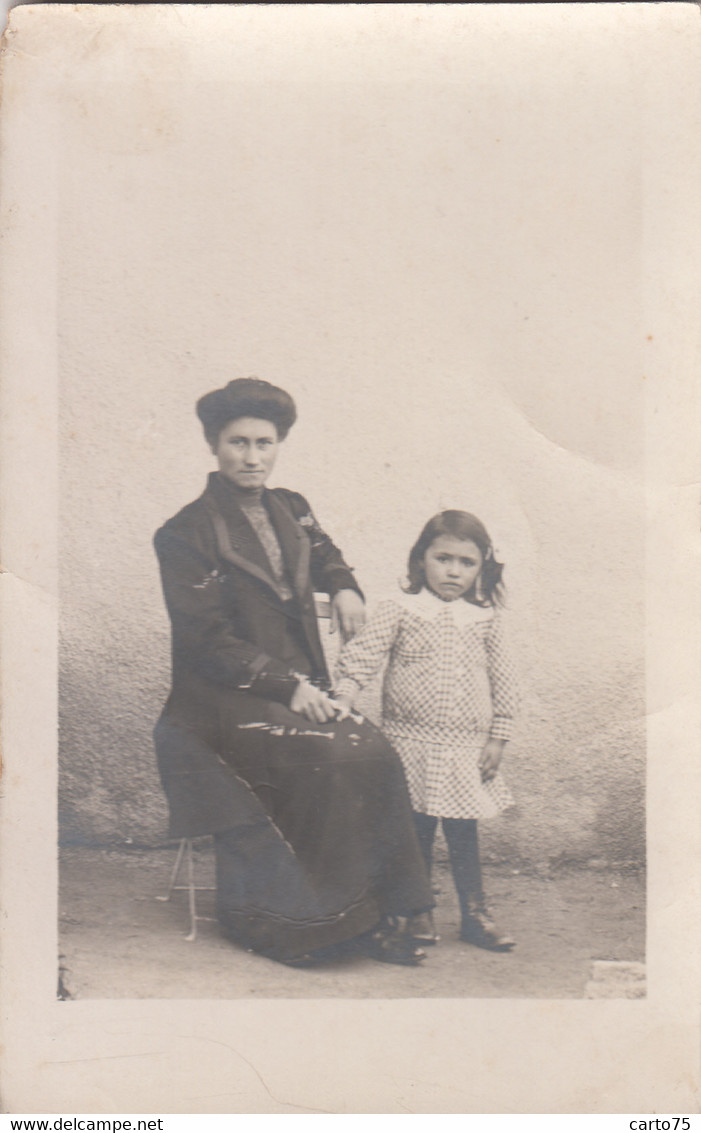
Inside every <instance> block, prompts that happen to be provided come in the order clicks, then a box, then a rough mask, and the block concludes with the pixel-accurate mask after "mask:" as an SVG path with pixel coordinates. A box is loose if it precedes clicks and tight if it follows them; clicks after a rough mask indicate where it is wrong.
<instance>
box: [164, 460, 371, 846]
mask: <svg viewBox="0 0 701 1133" xmlns="http://www.w3.org/2000/svg"><path fill="white" fill-rule="evenodd" d="M239 500H240V496H239V494H238V492H237V491H236V489H235V487H234V486H233V485H231V484H230V483H229V482H228V481H227V480H226V479H224V478H223V477H222V476H221V475H219V474H218V473H212V474H211V475H210V477H209V481H208V484H207V487H206V489H205V491H204V493H203V494H202V496H200V498H199V499H198V500H195V501H194V502H193V503H191V504H189V505H188V506H187V507H185V508H183V509H182V511H180V512H178V514H177V515H175V516H174V517H173V518H172V519H169V520H168V522H167V523H165V524H164V526H163V527H161V528H160V530H159V531H157V533H156V536H155V539H154V543H155V547H156V552H157V554H158V558H159V562H160V567H161V576H162V582H163V592H164V596H165V601H166V605H167V608H168V613H169V615H170V619H171V623H172V633H173V638H172V664H173V679H172V688H171V692H170V696H169V698H168V701H167V703H166V706H165V709H164V712H163V716H162V717H161V720H160V721H159V724H158V725H157V728H156V750H157V755H158V761H159V769H160V773H161V777H162V780H163V785H164V788H165V790H166V794H167V796H168V800H169V804H170V811H171V835H172V836H173V837H194V836H197V835H200V834H207V833H216V832H217V831H222V830H225V829H228V828H230V827H232V826H233V825H237V824H241V823H246V822H249V821H250V822H253V821H256V819H257V817H258V814H259V807H258V804H257V801H256V799H255V797H254V796H253V795H252V794H251V792H250V791H249V790H248V789H247V788H246V787H245V785H244V784H243V783H242V782H241V780H240V779H239V778H238V777H237V775H236V774H235V772H234V771H232V767H231V766H230V765H229V764H230V762H231V761H229V763H227V762H225V760H224V759H223V758H222V757H225V756H226V755H227V748H228V747H229V745H230V744H231V743H232V742H235V737H236V736H237V734H238V736H239V737H240V736H241V733H240V731H238V732H237V728H238V726H239V725H240V723H241V721H242V720H244V719H245V720H247V721H250V720H251V716H252V714H253V716H254V717H255V716H256V715H257V716H258V717H262V718H263V722H264V719H265V718H266V712H265V706H266V705H267V706H268V711H267V716H269V715H270V710H269V709H270V703H271V702H272V705H273V706H274V704H275V703H279V704H282V705H286V706H288V705H289V703H290V700H291V698H292V695H293V693H294V691H295V689H296V687H297V683H298V674H300V673H305V674H307V675H309V676H310V677H311V678H312V679H313V680H314V681H316V682H318V683H320V684H321V685H325V686H328V672H327V669H326V664H325V661H324V655H323V651H322V647H321V642H320V639H319V631H318V628H317V620H316V611H315V605H314V591H315V590H317V591H323V592H326V593H328V594H329V595H331V596H333V595H334V594H336V593H337V592H338V591H339V590H344V589H353V590H356V591H358V586H357V584H356V582H355V579H354V577H353V574H352V571H351V570H350V568H349V567H348V566H347V564H346V563H345V562H344V560H343V556H342V555H341V553H340V551H339V550H338V548H337V547H336V546H335V545H334V544H333V543H332V541H331V539H330V538H329V537H328V535H326V534H325V533H324V531H323V530H322V529H321V528H320V527H319V524H318V523H317V521H316V519H315V517H314V516H313V514H312V512H311V510H310V507H309V504H308V503H307V501H306V500H305V499H304V497H303V496H301V495H299V494H298V493H297V492H290V491H288V490H286V489H284V488H273V489H271V490H267V489H265V490H264V492H263V498H262V502H263V504H264V506H265V507H266V508H267V510H268V513H269V515H270V518H271V521H272V523H273V526H274V528H275V531H276V534H277V537H278V540H279V543H280V548H281V551H282V555H283V559H284V562H285V566H286V568H287V575H288V578H289V580H290V583H291V586H292V589H293V591H294V598H293V599H292V600H289V599H288V600H285V598H284V597H282V596H281V595H280V593H279V592H278V586H277V583H276V581H275V578H274V577H273V575H272V574H271V571H270V565H269V562H268V559H267V556H266V554H265V552H264V550H263V547H262V545H261V543H260V542H259V540H258V538H257V536H256V534H255V531H254V529H253V527H252V525H251V524H250V523H249V521H248V519H247V518H246V515H245V514H244V512H243V511H242V509H241V507H240V506H239ZM358 592H359V591H358ZM273 715H274V712H273Z"/></svg>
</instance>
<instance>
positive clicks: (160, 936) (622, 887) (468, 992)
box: [60, 843, 645, 999]
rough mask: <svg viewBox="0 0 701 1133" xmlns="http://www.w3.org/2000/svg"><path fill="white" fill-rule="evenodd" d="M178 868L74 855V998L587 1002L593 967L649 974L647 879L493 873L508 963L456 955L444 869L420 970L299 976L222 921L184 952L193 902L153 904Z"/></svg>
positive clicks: (69, 871) (200, 875) (139, 855)
mask: <svg viewBox="0 0 701 1133" xmlns="http://www.w3.org/2000/svg"><path fill="white" fill-rule="evenodd" d="M174 857H175V855H174V851H173V850H171V849H167V850H163V849H159V850H106V849H75V848H71V849H68V850H64V851H63V855H62V883H61V901H60V928H61V946H60V947H61V953H62V957H63V959H62V965H63V967H64V968H65V974H64V982H65V986H66V988H67V991H68V993H69V995H70V996H71V997H74V998H79V999H84V998H87V999H94V998H100V999H102V998H107V999H116V998H135V999H138V998H158V999H170V998H187V999H198V998H202V999H235V998H239V997H241V996H247V997H248V996H255V997H260V998H277V997H281V998H287V999H296V998H313V999H319V998H326V997H339V996H340V997H344V998H354V999H366V998H371V999H376V998H415V997H422V998H423V997H431V998H452V997H462V996H464V997H494V996H503V997H508V998H521V999H524V998H525V999H529V998H552V999H561V998H575V999H576V998H583V997H585V996H586V995H587V994H590V991H589V992H588V991H587V985H588V981H590V979H591V978H592V973H593V971H594V963H595V962H596V961H602V960H606V961H621V962H622V961H643V960H644V941H645V916H644V901H645V896H644V883H643V879H642V877H641V876H640V875H639V874H637V873H631V872H625V873H613V872H606V871H603V870H602V871H591V870H588V871H584V870H567V871H558V872H556V873H553V874H552V875H550V876H543V875H540V876H532V875H529V874H524V873H518V874H516V873H514V872H512V871H509V870H505V869H492V870H490V871H488V872H487V874H486V880H487V883H488V889H489V893H490V897H491V905H492V908H493V911H494V913H495V916H496V919H497V920H498V923H499V925H500V926H501V927H503V928H504V929H508V931H509V933H510V934H512V935H513V936H515V938H516V939H517V941H518V947H517V948H516V950H515V951H514V952H512V953H510V954H509V955H499V954H495V953H490V952H485V951H483V950H481V949H478V948H474V947H471V946H469V945H466V944H461V943H460V942H459V941H458V939H457V925H458V911H457V902H456V899H455V896H454V891H453V887H452V882H451V879H450V875H449V872H448V870H447V867H446V866H445V864H442V863H439V864H438V866H437V869H436V874H435V877H434V883H435V887H436V889H438V890H439V892H438V894H437V897H436V900H437V902H438V904H437V909H436V922H437V928H438V931H439V932H440V934H441V942H440V943H439V944H438V945H437V946H435V947H433V948H431V949H429V950H428V951H429V955H428V958H427V959H426V960H425V961H424V963H423V964H422V965H421V966H420V967H419V968H402V967H396V966H392V965H388V964H379V963H376V962H374V961H372V960H369V959H366V958H364V957H354V958H352V959H347V960H344V961H342V962H341V961H337V962H336V963H334V964H327V965H325V966H324V967H321V968H318V969H314V970H297V969H294V968H289V967H286V966H284V965H282V964H276V963H274V962H273V961H270V960H266V959H263V958H262V957H259V956H255V955H253V954H249V953H247V952H245V951H244V950H242V949H240V948H237V947H236V946H235V945H233V944H231V943H230V942H229V941H227V940H226V939H224V938H223V937H222V936H221V935H220V933H219V930H218V927H217V925H216V923H215V922H213V921H202V922H200V923H199V926H198V936H197V939H196V941H194V942H189V941H187V940H186V939H185V934H186V933H187V931H188V927H189V922H188V912H187V894H186V893H183V892H176V893H174V894H173V896H172V898H171V901H170V902H167V903H164V902H160V901H158V900H157V899H156V898H157V895H158V894H163V893H164V892H165V890H166V888H167V884H168V878H169V874H170V869H171V866H172V864H173V861H174ZM212 874H213V859H212V855H211V850H210V849H209V848H208V846H207V844H206V843H205V844H203V845H202V846H201V847H199V848H198V849H197V850H196V879H197V882H198V884H203V885H209V884H211V883H212ZM213 905H214V902H213V894H212V893H210V892H207V893H200V894H198V912H199V913H200V914H202V915H205V914H206V915H212V914H213ZM599 970H601V966H600V968H599ZM603 970H605V971H608V968H607V966H603ZM620 970H621V971H624V970H625V965H624V964H621V965H620ZM590 987H591V985H590ZM598 994H604V995H612V996H621V995H630V994H631V992H630V991H626V990H625V985H624V984H621V983H620V982H616V981H614V982H612V983H611V985H610V988H609V987H607V985H606V984H604V985H599V990H598ZM633 994H636V995H637V994H640V992H639V991H638V992H635V993H633Z"/></svg>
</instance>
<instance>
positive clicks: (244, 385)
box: [197, 378, 297, 445]
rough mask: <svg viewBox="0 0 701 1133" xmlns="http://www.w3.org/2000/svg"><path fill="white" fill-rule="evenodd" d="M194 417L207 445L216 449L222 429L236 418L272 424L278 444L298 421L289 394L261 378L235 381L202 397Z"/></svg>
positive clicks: (237, 379)
mask: <svg viewBox="0 0 701 1133" xmlns="http://www.w3.org/2000/svg"><path fill="white" fill-rule="evenodd" d="M197 416H198V417H199V419H200V421H201V422H202V425H203V426H204V435H205V437H206V438H207V440H208V441H209V443H210V445H216V443H217V441H218V440H219V434H220V433H221V431H222V429H224V428H225V427H226V426H227V425H228V424H229V422H230V421H236V420H237V419H238V418H239V417H259V418H260V419H261V420H263V421H271V422H272V423H273V425H274V426H275V428H276V429H277V435H278V438H279V440H281V441H284V439H285V437H286V436H287V434H288V433H289V431H290V429H291V428H292V426H293V425H294V423H295V421H296V420H297V410H296V408H295V403H294V401H293V400H292V398H291V397H290V395H289V393H286V392H285V390H284V389H280V388H279V386H273V385H271V384H270V382H264V381H261V379H260V378H235V379H234V381H233V382H229V384H228V385H226V386H224V388H223V389H215V390H212V392H211V393H206V394H205V395H204V397H201V398H200V400H199V401H198V402H197Z"/></svg>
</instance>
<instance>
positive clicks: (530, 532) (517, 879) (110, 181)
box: [57, 12, 646, 998]
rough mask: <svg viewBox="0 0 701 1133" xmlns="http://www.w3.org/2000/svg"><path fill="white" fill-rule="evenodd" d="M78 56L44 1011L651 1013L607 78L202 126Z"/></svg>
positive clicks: (376, 73) (309, 99)
mask: <svg viewBox="0 0 701 1133" xmlns="http://www.w3.org/2000/svg"><path fill="white" fill-rule="evenodd" d="M244 18H245V17H244ZM445 19H446V14H445V13H444V15H443V17H440V16H439V17H437V18H436V17H433V18H431V19H430V20H429V24H430V25H431V27H432V28H433V30H434V31H435V30H437V29H439V28H440V24H441V20H445ZM95 20H96V23H98V24H99V28H97V29H96V34H98V40H97V42H98V44H99V47H100V50H99V52H97V53H96V54H95V55H94V61H93V60H88V61H86V63H85V64H84V65H83V67H81V69H80V71H79V73H78V75H77V76H76V80H75V82H74V83H72V84H71V87H70V89H69V90H68V91H67V92H66V97H65V100H64V101H63V103H62V105H61V107H60V109H59V112H58V117H59V120H60V123H61V128H62V130H63V137H64V139H65V144H64V145H63V146H62V149H61V155H60V170H59V180H58V190H57V191H58V207H59V217H60V223H59V235H58V238H59V241H60V246H59V256H58V263H59V277H58V279H57V295H58V304H59V307H58V315H57V319H58V334H59V403H60V414H61V434H60V456H59V461H60V481H59V484H60V509H61V510H60V516H61V528H60V530H61V534H60V578H61V592H60V594H61V628H60V684H59V694H60V769H61V777H60V786H59V807H60V839H61V846H62V875H61V907H60V914H61V918H62V920H61V925H62V937H61V944H60V947H61V956H62V959H61V969H62V970H61V982H62V994H65V995H70V996H75V997H85V996H87V997H98V998H103V997H111V996H134V995H136V996H161V997H162V996H182V997H196V996H203V997H209V996H212V995H216V996H222V995H223V996H231V997H236V996H248V995H252V996H255V995H261V996H275V995H280V996H285V997H289V996H309V997H317V996H350V997H372V998H375V997H383V996H389V997H395V996H397V997H402V998H404V997H407V996H409V997H413V996H430V997H435V996H441V997H442V996H468V997H472V996H507V997H509V996H523V997H547V998H558V997H574V998H580V997H586V996H588V995H621V996H627V995H631V994H632V995H642V994H644V986H645V985H644V968H643V964H644V959H645V940H644V918H645V888H644V875H643V868H644V851H645V839H644V811H643V798H644V789H645V742H646V741H645V734H644V718H645V712H644V700H643V696H644V690H643V605H642V603H643V512H642V507H643V499H644V497H643V490H642V479H641V459H642V440H643V438H642V420H643V418H642V409H643V402H642V397H643V388H642V383H641V381H640V372H641V352H642V349H643V344H644V330H645V328H644V325H643V323H642V321H641V315H642V312H641V291H640V283H641V280H640V265H639V259H638V250H639V247H640V242H641V227H640V222H641V207H640V200H641V186H642V181H641V165H640V150H639V148H638V146H637V145H636V144H635V138H636V129H637V128H638V123H639V115H638V110H637V106H636V101H635V100H636V92H635V91H634V90H632V89H630V87H629V85H628V83H627V74H626V70H625V67H624V66H622V63H623V61H622V59H621V56H620V52H619V51H618V50H617V49H615V48H614V49H611V50H610V51H609V54H608V58H607V55H606V52H604V53H603V56H602V54H601V53H599V54H598V55H597V57H596V60H594V59H593V58H592V59H591V60H589V63H590V65H591V68H592V74H591V78H592V82H591V85H590V87H589V90H588V93H587V98H586V100H585V101H584V102H583V103H581V104H577V103H576V102H575V100H574V98H573V97H572V95H571V90H570V86H569V84H571V83H572V82H573V81H574V79H573V77H572V75H571V74H568V73H567V72H565V71H563V72H560V73H559V75H558V78H557V79H556V80H555V81H553V80H552V79H551V77H550V75H549V72H547V70H540V71H539V70H538V68H537V64H538V50H537V49H536V46H535V45H534V44H533V42H532V41H530V40H529V39H524V40H520V39H518V38H515V39H514V41H513V50H514V51H515V52H516V56H517V58H518V65H517V66H515V67H514V69H513V70H512V73H511V75H510V76H509V77H508V79H506V78H505V76H504V72H503V69H502V68H501V67H495V65H494V63H495V60H494V59H493V58H491V57H489V56H487V57H485V56H484V54H483V53H482V51H481V50H478V49H477V47H476V45H475V44H473V43H472V41H471V37H470V36H469V35H466V36H465V37H464V38H461V39H460V40H459V44H458V45H453V47H452V49H451V50H449V45H447V44H443V47H444V49H445V50H446V51H447V52H448V54H447V57H446V58H445V60H444V61H443V63H442V64H441V66H437V62H438V61H437V59H436V57H435V55H434V53H433V51H432V50H430V49H428V48H423V49H421V48H420V45H419V43H418V42H417V43H416V49H417V50H418V51H419V58H418V59H417V60H415V61H413V60H410V59H407V58H402V59H401V63H400V66H399V67H397V66H395V67H393V68H391V69H390V71H389V72H388V71H387V70H385V69H383V68H379V67H378V68H377V69H375V70H373V64H374V63H375V62H377V61H376V60H374V59H373V53H372V47H371V46H370V48H369V50H367V51H365V50H363V49H358V50H357V52H353V51H350V52H349V53H348V54H349V58H353V57H355V58H356V59H357V61H358V63H359V64H362V66H363V67H364V68H365V69H366V73H365V74H363V75H362V79H361V78H360V77H359V76H356V77H355V78H354V77H353V76H352V75H350V74H348V73H344V72H343V71H341V72H340V73H338V74H332V75H326V74H325V73H324V71H323V68H322V60H321V58H318V59H317V58H316V56H315V57H314V58H315V61H316V63H315V65H314V66H312V67H305V68H301V69H300V67H299V60H298V59H296V58H295V59H294V60H292V59H285V58H284V57H279V56H278V54H277V53H276V52H275V51H273V50H271V48H270V47H269V46H267V47H266V49H265V52H264V63H265V64H266V65H267V66H269V67H270V68H271V70H272V72H273V74H272V75H271V74H269V73H267V74H266V71H265V67H264V68H263V70H262V71H258V70H255V69H254V68H253V64H252V61H251V56H250V53H249V52H246V53H245V56H244V58H243V59H242V61H241V63H242V67H243V69H242V68H241V67H240V66H237V68H236V71H237V78H236V80H235V81H222V80H218V81H212V80H209V79H206V78H205V76H202V78H201V79H200V80H199V81H194V82H191V83H188V84H187V85H183V84H175V83H173V81H172V80H171V79H170V78H168V81H166V82H158V81H157V80H154V78H153V71H154V65H155V61H156V56H155V54H154V50H155V49H154V48H149V50H148V51H146V50H145V49H144V48H143V47H142V45H141V44H140V42H139V39H138V37H136V36H134V37H133V39H132V38H131V37H130V38H129V39H128V41H127V42H128V46H129V55H128V58H127V57H123V56H122V54H121V52H123V51H124V49H125V42H124V31H123V28H122V26H121V24H120V22H119V21H118V20H116V19H115V18H114V16H112V15H111V14H109V15H108V16H107V18H105V15H104V13H100V14H99V15H97V16H96V17H95ZM332 22H333V18H332ZM470 24H471V17H470V13H469V12H466V13H464V28H465V30H466V31H468V30H469V26H470ZM440 38H441V41H442V36H441V37H440ZM170 46H171V43H170V41H169V39H168V37H167V36H166V37H165V38H164V41H163V43H162V44H161V45H159V47H160V49H161V50H166V49H167V48H168V47H170ZM173 46H175V41H173ZM546 55H547V52H546ZM529 59H531V60H532V61H533V66H535V67H536V70H535V73H534V71H533V67H531V66H527V61H528V60H529ZM202 62H203V65H204V62H205V61H204V59H203V61H202ZM540 62H541V64H542V62H543V60H542V59H541V60H540ZM586 62H587V61H586V60H583V65H586ZM412 66H416V67H418V68H419V73H420V78H419V80H418V81H417V79H416V77H415V75H413V74H412V73H411V67H412ZM424 68H425V70H424V71H423V73H422V69H424ZM110 69H111V70H110ZM107 74H109V82H107V81H105V78H106V75H107ZM594 79H595V81H594ZM576 81H577V82H578V83H579V81H580V80H579V77H577V80H576ZM563 106H566V108H567V110H566V113H563V112H562V110H561V108H562V107H563ZM183 509H184V510H183ZM156 532H157V534H156V535H155V547H154V533H156ZM333 630H335V633H333V632H332V631H333ZM340 646H342V647H343V648H342V649H340V650H339V648H336V647H340ZM154 725H155V734H154ZM154 740H155V745H154ZM180 850H182V854H180ZM178 855H180V856H178ZM176 859H177V864H178V869H177V870H176V868H175V866H176ZM191 870H192V871H193V872H192V880H190V876H191V875H190V871H191ZM171 875H174V880H173V884H175V885H176V886H177V887H178V888H177V889H176V890H175V891H173V892H172V893H171V892H170V886H171V881H170V878H171ZM188 890H189V891H188ZM163 896H168V897H169V900H168V901H167V902H159V901H158V898H159V897H163ZM195 932H196V936H197V939H196V940H191V939H189V938H190V937H192V936H194V934H195Z"/></svg>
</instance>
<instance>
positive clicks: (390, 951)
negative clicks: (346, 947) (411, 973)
mask: <svg viewBox="0 0 701 1133" xmlns="http://www.w3.org/2000/svg"><path fill="white" fill-rule="evenodd" d="M358 947H359V949H360V951H361V952H362V953H363V955H364V956H369V957H370V959H371V960H379V961H380V962H381V963H383V964H403V965H404V966H406V967H414V968H415V967H416V966H417V965H418V964H420V963H421V961H422V960H425V959H426V953H425V952H424V950H423V948H419V946H418V944H417V943H416V941H415V940H414V938H413V937H411V936H408V935H407V934H406V932H404V931H402V930H399V931H398V930H397V929H395V928H393V927H391V926H385V925H383V926H381V927H380V928H376V929H372V930H371V931H370V932H366V933H364V934H363V936H361V937H359V938H358Z"/></svg>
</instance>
